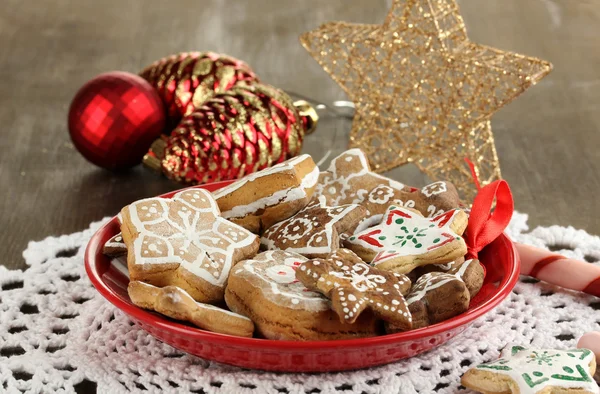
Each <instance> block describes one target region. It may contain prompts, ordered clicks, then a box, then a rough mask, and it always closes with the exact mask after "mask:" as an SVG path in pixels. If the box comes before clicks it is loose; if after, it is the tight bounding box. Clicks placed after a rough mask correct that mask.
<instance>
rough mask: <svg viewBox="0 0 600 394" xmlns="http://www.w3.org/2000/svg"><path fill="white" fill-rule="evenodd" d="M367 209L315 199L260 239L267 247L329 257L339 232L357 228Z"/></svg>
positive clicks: (271, 228) (305, 254)
mask: <svg viewBox="0 0 600 394" xmlns="http://www.w3.org/2000/svg"><path fill="white" fill-rule="evenodd" d="M365 212H366V209H365V208H363V207H361V206H360V205H356V204H349V205H340V206H335V207H329V206H327V205H326V204H325V198H324V197H319V198H318V199H313V200H312V201H311V202H310V204H309V205H308V206H307V207H306V208H304V209H303V210H301V211H300V212H298V213H297V214H295V215H294V216H292V217H291V218H289V219H286V220H284V221H282V222H279V223H277V224H276V225H274V226H272V227H270V228H269V229H268V230H267V231H265V233H264V234H263V236H262V238H261V243H262V244H263V246H265V247H266V248H267V249H279V250H287V251H289V252H294V253H299V254H301V255H304V256H306V257H310V258H316V257H327V255H329V253H331V252H333V251H335V250H337V249H338V248H339V246H340V237H339V234H341V233H343V232H345V231H347V230H349V229H352V228H355V227H356V225H357V224H358V223H359V222H360V221H361V220H362V219H363V218H364V215H365Z"/></svg>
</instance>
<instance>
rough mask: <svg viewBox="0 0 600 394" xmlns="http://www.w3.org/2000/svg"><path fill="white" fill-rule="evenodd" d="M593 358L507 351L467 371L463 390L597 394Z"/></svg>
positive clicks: (584, 352) (576, 352)
mask: <svg viewBox="0 0 600 394" xmlns="http://www.w3.org/2000/svg"><path fill="white" fill-rule="evenodd" d="M595 370H596V357H595V356H594V353H592V351H590V350H588V349H568V350H554V349H529V348H526V347H523V346H508V347H506V348H505V349H504V350H503V351H502V353H501V355H500V358H499V359H497V360H495V361H492V362H489V363H485V364H480V365H477V366H475V367H473V368H471V369H469V370H468V371H467V372H466V373H465V374H464V375H463V376H462V379H461V383H462V385H463V386H465V387H467V388H470V389H472V390H475V391H479V392H481V393H490V394H492V393H510V394H529V393H531V394H598V393H600V389H599V388H598V385H597V384H596V382H594V379H593V375H594V372H595Z"/></svg>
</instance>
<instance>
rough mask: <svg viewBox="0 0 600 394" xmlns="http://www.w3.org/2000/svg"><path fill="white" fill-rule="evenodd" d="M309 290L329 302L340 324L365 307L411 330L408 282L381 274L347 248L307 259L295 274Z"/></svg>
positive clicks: (381, 272) (355, 315) (387, 273)
mask: <svg viewBox="0 0 600 394" xmlns="http://www.w3.org/2000/svg"><path fill="white" fill-rule="evenodd" d="M296 277H297V278H298V279H299V280H300V281H301V282H302V283H303V284H304V285H305V286H306V287H307V288H308V289H311V290H314V291H318V292H320V293H322V294H323V295H324V296H326V297H327V298H329V299H330V300H331V307H332V309H333V310H334V311H335V312H336V313H337V314H338V316H339V317H340V320H341V321H345V322H347V323H353V322H354V321H355V320H356V319H357V318H358V316H360V314H361V313H362V312H363V311H364V310H365V309H367V308H369V309H371V310H372V311H373V312H374V313H375V315H376V316H377V317H379V318H380V319H382V320H385V321H387V322H390V323H393V324H395V325H396V326H398V327H402V328H403V329H404V330H409V329H410V328H411V321H412V319H411V316H410V312H409V311H408V306H407V304H406V301H405V300H404V296H403V294H406V293H407V292H408V291H409V290H410V280H409V279H408V278H407V277H406V276H404V275H400V274H396V273H392V272H388V271H382V270H379V269H377V268H374V267H371V266H369V265H367V264H365V262H363V261H362V260H361V259H360V257H358V256H357V255H355V254H354V253H353V252H352V251H350V250H348V249H339V250H337V251H335V252H333V253H331V254H330V255H329V256H328V257H327V258H326V259H314V260H309V261H307V262H305V263H304V264H302V265H301V266H300V268H299V269H298V270H297V271H296Z"/></svg>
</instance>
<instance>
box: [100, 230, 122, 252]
mask: <svg viewBox="0 0 600 394" xmlns="http://www.w3.org/2000/svg"><path fill="white" fill-rule="evenodd" d="M102 253H104V254H105V255H107V256H109V257H119V256H122V255H124V254H126V253H127V246H125V242H123V235H121V233H118V234H115V235H113V236H112V237H111V238H110V239H109V240H108V241H106V243H105V244H104V247H103V248H102Z"/></svg>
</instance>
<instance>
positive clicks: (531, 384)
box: [521, 372, 550, 388]
mask: <svg viewBox="0 0 600 394" xmlns="http://www.w3.org/2000/svg"><path fill="white" fill-rule="evenodd" d="M533 375H534V376H537V377H539V376H543V375H544V374H543V373H541V372H534V373H533ZM521 376H522V377H523V380H524V381H525V383H527V385H528V386H529V387H531V388H533V387H535V386H537V385H538V384H542V383H544V382H547V381H548V380H550V378H541V379H538V380H533V379H532V378H531V376H529V374H527V373H524V374H523V375H521Z"/></svg>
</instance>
